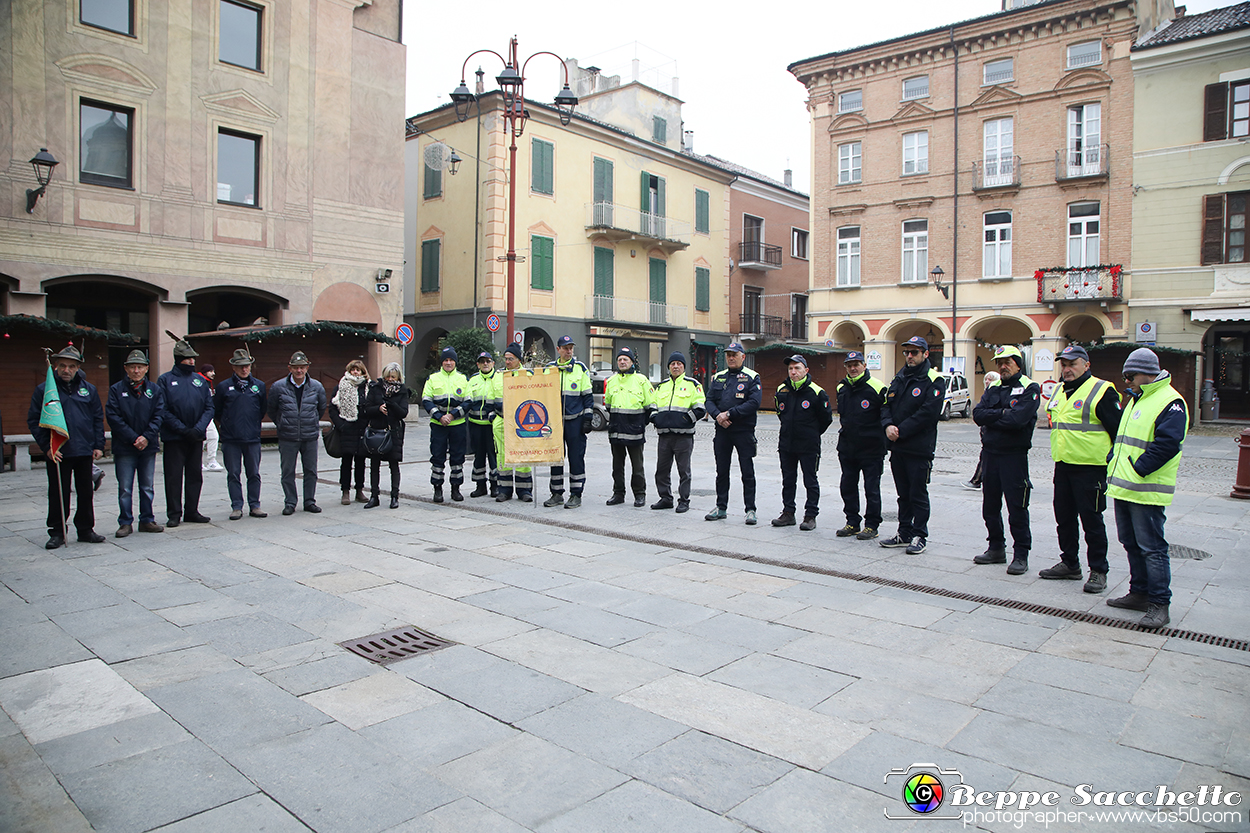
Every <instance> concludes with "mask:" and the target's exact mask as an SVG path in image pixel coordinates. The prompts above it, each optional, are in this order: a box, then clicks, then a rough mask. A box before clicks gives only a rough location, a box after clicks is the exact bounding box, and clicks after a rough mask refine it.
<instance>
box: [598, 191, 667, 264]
mask: <svg viewBox="0 0 1250 833" xmlns="http://www.w3.org/2000/svg"><path fill="white" fill-rule="evenodd" d="M599 235H602V236H604V237H607V238H608V239H609V240H612V241H613V242H619V241H621V240H639V241H642V242H644V243H650V244H653V245H655V246H657V247H659V248H660V249H663V250H664V251H665V252H667V253H669V254H672V253H673V252H679V251H681V250H682V249H687V248H689V247H690V223H688V222H686V221H684V220H674V219H673V218H672V217H661V216H660V215H658V214H652V213H650V212H647V211H639V210H638V209H636V208H626V207H625V206H623V205H617V204H616V203H611V202H591V203H586V236H587V237H595V236H599Z"/></svg>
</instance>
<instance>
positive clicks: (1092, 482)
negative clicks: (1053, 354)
mask: <svg viewBox="0 0 1250 833" xmlns="http://www.w3.org/2000/svg"><path fill="white" fill-rule="evenodd" d="M1048 413H1049V416H1050V456H1051V459H1053V460H1054V461H1055V477H1054V482H1055V497H1054V508H1055V525H1056V529H1057V532H1058V535H1059V558H1060V559H1061V560H1062V561H1063V563H1064V564H1066V565H1068V567H1069V568H1070V569H1072V570H1075V571H1076V572H1077V573H1080V571H1081V560H1080V558H1079V552H1080V531H1081V528H1082V527H1084V528H1085V559H1086V561H1087V562H1088V563H1089V569H1090V572H1091V573H1102V574H1103V575H1104V576H1105V575H1106V574H1107V572H1108V571H1109V566H1110V565H1109V564H1108V562H1107V527H1106V524H1105V523H1104V521H1103V515H1102V513H1103V511H1105V510H1106V508H1107V457H1108V455H1109V454H1110V453H1111V441H1112V440H1113V439H1114V438H1115V434H1116V431H1117V430H1118V428H1119V424H1120V392H1119V391H1118V390H1117V389H1116V387H1115V385H1113V384H1112V383H1111V382H1108V381H1105V380H1103V379H1099V378H1097V377H1095V376H1094V375H1093V374H1091V373H1090V372H1089V371H1088V370H1087V371H1085V373H1084V375H1082V376H1080V377H1079V378H1077V379H1074V380H1072V381H1071V382H1064V383H1063V385H1062V386H1061V387H1060V388H1058V389H1057V390H1056V391H1055V395H1054V396H1053V397H1052V398H1051V400H1050V406H1049V410H1048ZM1078 519H1079V521H1078Z"/></svg>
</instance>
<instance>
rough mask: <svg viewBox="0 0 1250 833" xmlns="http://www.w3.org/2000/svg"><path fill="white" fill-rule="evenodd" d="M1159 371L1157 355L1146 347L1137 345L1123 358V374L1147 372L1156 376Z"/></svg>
mask: <svg viewBox="0 0 1250 833" xmlns="http://www.w3.org/2000/svg"><path fill="white" fill-rule="evenodd" d="M1160 371H1161V368H1160V367H1159V357H1158V356H1156V355H1155V352H1154V351H1153V350H1151V349H1150V348H1148V347H1138V348H1137V349H1136V350H1134V351H1133V352H1132V353H1129V354H1128V358H1127V359H1125V360H1124V375H1125V376H1127V375H1128V374H1130V373H1149V374H1150V375H1151V376H1158V375H1159V373H1160Z"/></svg>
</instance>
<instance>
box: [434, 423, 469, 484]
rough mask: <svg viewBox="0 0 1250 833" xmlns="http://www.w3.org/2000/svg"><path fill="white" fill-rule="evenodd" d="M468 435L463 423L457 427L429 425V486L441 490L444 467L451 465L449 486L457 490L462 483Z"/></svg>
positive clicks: (437, 424)
mask: <svg viewBox="0 0 1250 833" xmlns="http://www.w3.org/2000/svg"><path fill="white" fill-rule="evenodd" d="M468 437H469V433H468V431H467V429H466V428H465V423H463V422H462V423H460V424H459V425H440V424H439V423H437V422H431V423H430V485H431V486H437V487H438V488H440V489H441V488H442V486H443V480H444V479H445V478H446V471H445V469H444V466H445V465H446V464H447V463H448V462H449V461H448V458H449V457H450V458H451V459H450V464H451V478H450V479H451V485H452V487H453V488H456V489H459V488H460V484H461V483H463V482H464V448H465V445H466V443H467V442H468Z"/></svg>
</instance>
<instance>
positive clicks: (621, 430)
mask: <svg viewBox="0 0 1250 833" xmlns="http://www.w3.org/2000/svg"><path fill="white" fill-rule="evenodd" d="M630 362H631V364H630V366H629V370H626V371H624V372H621V371H617V372H616V373H615V374H613V375H612V377H611V378H609V379H608V381H607V383H606V384H605V385H604V390H603V404H604V407H606V408H607V409H608V445H610V446H611V448H612V496H613V498H623V497H624V495H625V457H626V455H628V456H629V468H630V480H629V486H630V489H631V491H633V493H634V500H635V501H642V500H644V499H645V498H646V495H647V475H646V471H645V470H644V469H643V465H642V450H643V446H644V445H646V442H647V423H648V422H649V421H650V419H651V414H652V413H653V412H654V411H655V388H653V387H652V386H651V380H650V379H648V378H647V377H646V376H644V375H642V374H641V373H638V372H637V369H638V365H637V363H636V362H634V361H633V357H632V355H631V356H630Z"/></svg>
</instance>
